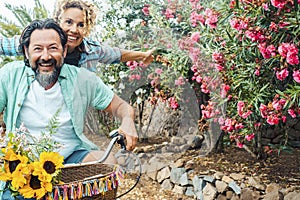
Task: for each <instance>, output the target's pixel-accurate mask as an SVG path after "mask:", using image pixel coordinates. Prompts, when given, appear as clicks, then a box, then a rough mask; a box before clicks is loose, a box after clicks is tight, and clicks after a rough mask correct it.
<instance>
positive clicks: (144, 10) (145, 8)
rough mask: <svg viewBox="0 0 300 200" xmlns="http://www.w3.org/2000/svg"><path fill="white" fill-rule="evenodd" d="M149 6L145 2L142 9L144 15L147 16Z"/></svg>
mask: <svg viewBox="0 0 300 200" xmlns="http://www.w3.org/2000/svg"><path fill="white" fill-rule="evenodd" d="M149 7H150V5H149V4H145V5H144V7H143V9H142V12H143V13H144V15H146V16H148V15H149V14H150V12H149Z"/></svg>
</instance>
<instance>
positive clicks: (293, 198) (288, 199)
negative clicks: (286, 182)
mask: <svg viewBox="0 0 300 200" xmlns="http://www.w3.org/2000/svg"><path fill="white" fill-rule="evenodd" d="M299 199H300V192H296V191H294V192H290V193H288V194H287V195H285V197H284V200H299Z"/></svg>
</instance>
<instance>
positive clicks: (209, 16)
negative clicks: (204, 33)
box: [205, 8, 218, 28]
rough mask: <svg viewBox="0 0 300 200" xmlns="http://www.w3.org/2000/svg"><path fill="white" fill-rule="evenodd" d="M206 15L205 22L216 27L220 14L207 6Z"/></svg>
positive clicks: (211, 26)
mask: <svg viewBox="0 0 300 200" xmlns="http://www.w3.org/2000/svg"><path fill="white" fill-rule="evenodd" d="M205 16H206V20H205V24H206V25H208V26H209V27H210V28H216V27H217V22H218V14H217V13H216V12H215V11H213V10H212V9H209V8H207V9H206V10H205Z"/></svg>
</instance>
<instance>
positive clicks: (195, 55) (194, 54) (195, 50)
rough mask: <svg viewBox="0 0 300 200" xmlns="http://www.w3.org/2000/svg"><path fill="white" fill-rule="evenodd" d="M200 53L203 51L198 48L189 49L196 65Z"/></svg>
mask: <svg viewBox="0 0 300 200" xmlns="http://www.w3.org/2000/svg"><path fill="white" fill-rule="evenodd" d="M200 53H201V50H200V49H199V48H197V47H191V48H190V49H189V56H190V58H191V59H192V61H193V62H194V63H195V62H197V60H198V59H199V55H200Z"/></svg>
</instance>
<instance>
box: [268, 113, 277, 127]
mask: <svg viewBox="0 0 300 200" xmlns="http://www.w3.org/2000/svg"><path fill="white" fill-rule="evenodd" d="M279 120H280V119H279V117H278V116H277V115H274V114H273V115H268V116H267V123H268V124H270V125H276V124H279Z"/></svg>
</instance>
